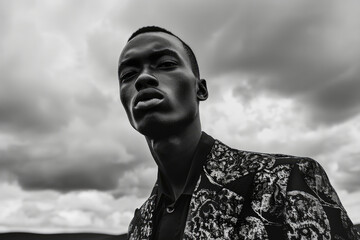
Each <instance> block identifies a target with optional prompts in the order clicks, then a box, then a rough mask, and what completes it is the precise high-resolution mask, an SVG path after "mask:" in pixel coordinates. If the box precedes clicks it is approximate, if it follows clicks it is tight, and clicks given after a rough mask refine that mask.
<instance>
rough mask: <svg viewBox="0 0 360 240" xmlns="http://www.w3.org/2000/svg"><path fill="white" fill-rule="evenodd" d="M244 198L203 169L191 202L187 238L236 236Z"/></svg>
mask: <svg viewBox="0 0 360 240" xmlns="http://www.w3.org/2000/svg"><path fill="white" fill-rule="evenodd" d="M243 202H244V199H243V197H241V196H240V195H238V194H236V193H235V192H232V191H230V190H229V189H227V188H224V187H223V186H222V185H220V184H218V183H216V182H215V181H213V179H212V178H211V177H210V176H209V175H208V174H207V173H206V172H203V173H202V174H201V175H200V178H199V180H198V183H197V185H196V188H195V190H194V193H193V195H192V199H191V202H190V206H189V213H188V217H187V221H186V226H185V231H184V239H224V240H226V239H229V240H230V239H234V236H235V231H236V228H235V226H236V224H237V221H238V216H239V214H240V212H241V210H242V206H243Z"/></svg>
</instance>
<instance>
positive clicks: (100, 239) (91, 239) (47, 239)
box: [0, 232, 126, 240]
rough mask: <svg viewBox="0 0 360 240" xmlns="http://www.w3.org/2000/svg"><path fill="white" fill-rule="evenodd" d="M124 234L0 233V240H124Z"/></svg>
mask: <svg viewBox="0 0 360 240" xmlns="http://www.w3.org/2000/svg"><path fill="white" fill-rule="evenodd" d="M125 239H126V234H121V235H110V234H100V233H58V234H37V233H23V232H13V233H0V240H125Z"/></svg>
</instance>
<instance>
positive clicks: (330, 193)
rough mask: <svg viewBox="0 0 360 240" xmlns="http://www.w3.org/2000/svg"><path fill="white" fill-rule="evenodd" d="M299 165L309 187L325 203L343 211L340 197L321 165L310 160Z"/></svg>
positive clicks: (303, 160)
mask: <svg viewBox="0 0 360 240" xmlns="http://www.w3.org/2000/svg"><path fill="white" fill-rule="evenodd" d="M297 165H298V166H299V170H300V171H301V172H302V173H303V176H304V180H305V182H306V183H307V185H308V186H309V187H310V188H311V190H313V191H314V193H315V194H316V195H317V196H318V197H319V198H320V199H322V200H323V201H324V203H325V202H326V203H327V204H330V205H335V206H337V207H341V208H342V209H343V206H342V205H341V203H340V199H339V197H338V196H337V194H336V192H335V191H334V189H333V188H332V186H331V185H330V182H329V179H328V177H327V176H326V174H325V171H324V169H323V168H322V167H321V166H320V164H319V163H317V162H315V161H314V160H310V159H302V160H301V161H300V162H299V163H298V164H297ZM343 210H344V209H343Z"/></svg>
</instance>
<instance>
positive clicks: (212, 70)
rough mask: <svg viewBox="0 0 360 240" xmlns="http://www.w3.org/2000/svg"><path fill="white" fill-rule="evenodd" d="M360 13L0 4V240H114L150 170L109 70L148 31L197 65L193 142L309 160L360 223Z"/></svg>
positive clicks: (282, 5) (345, 8)
mask: <svg viewBox="0 0 360 240" xmlns="http://www.w3.org/2000/svg"><path fill="white" fill-rule="evenodd" d="M359 11H360V1H358V0H345V1H332V0H326V1H325V0H319V1H312V0H293V1H288V0H271V1H245V0H244V1H217V0H199V1H190V0H188V1H171V0H170V1H169V0H158V1H157V0H155V1H146V0H144V1H140V0H127V1H116V0H106V1H100V0H97V1H95V0H94V1H90V0H87V1H85V0H77V1H71V0H58V1H55V0H52V1H45V0H43V1H33V0H24V1H18V0H15V1H14V0H7V1H6V0H0V36H1V38H0V53H1V54H0V195H1V197H0V231H1V232H6V231H33V232H65V231H66V232H76V231H92V232H103V233H123V232H125V231H126V229H127V225H128V223H129V221H130V219H131V218H132V216H133V211H134V209H135V207H137V206H140V205H141V203H142V202H143V201H144V199H145V198H146V197H147V196H148V195H149V193H150V190H151V188H152V185H153V183H154V181H155V176H156V171H157V170H156V166H155V164H154V163H153V161H152V158H151V156H150V154H149V151H148V149H147V146H146V144H145V140H144V138H143V137H142V136H140V135H139V134H138V133H137V132H135V131H134V130H133V129H132V128H131V126H130V124H129V123H128V121H127V117H126V115H125V112H124V111H123V109H122V106H121V103H120V100H119V94H118V82H117V60H118V56H119V54H120V51H121V49H122V48H123V46H124V44H125V42H126V39H127V38H128V37H129V36H130V34H131V33H132V32H133V31H135V30H136V29H137V28H139V27H141V26H146V25H160V26H163V27H165V28H167V29H169V30H171V31H173V32H174V33H176V34H177V35H179V36H181V37H182V38H183V39H184V40H185V41H186V42H187V43H188V44H189V45H190V46H191V47H192V48H193V49H194V51H195V53H196V55H197V56H198V61H199V65H200V70H201V75H202V77H203V78H205V79H206V80H207V82H208V88H209V91H210V97H209V99H208V101H206V102H202V104H201V118H202V122H203V129H204V130H205V131H206V132H207V133H209V134H210V135H212V136H213V137H215V138H217V139H220V140H221V141H223V142H224V143H226V144H228V145H230V146H232V147H235V148H238V149H244V150H253V151H262V152H276V153H287V154H292V155H301V156H308V157H312V158H314V159H316V160H317V161H319V162H320V163H321V164H322V165H323V167H324V168H325V169H326V171H327V173H328V175H329V178H330V180H331V182H332V184H333V185H334V187H335V188H336V190H337V192H338V194H339V196H340V198H341V200H342V202H343V204H344V205H345V208H346V209H347V210H348V212H349V215H350V217H351V218H352V220H353V222H355V223H360V178H359V174H360V163H359V161H360V148H359V146H360V94H359V92H360V15H359Z"/></svg>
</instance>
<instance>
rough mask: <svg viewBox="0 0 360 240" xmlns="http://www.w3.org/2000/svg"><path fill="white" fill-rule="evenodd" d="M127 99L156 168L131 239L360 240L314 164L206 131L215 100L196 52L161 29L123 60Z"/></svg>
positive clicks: (134, 40) (138, 41) (144, 34)
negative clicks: (239, 146)
mask: <svg viewBox="0 0 360 240" xmlns="http://www.w3.org/2000/svg"><path fill="white" fill-rule="evenodd" d="M118 76H119V83H120V98H121V102H122V104H123V106H124V108H125V111H126V113H127V116H128V118H129V121H130V124H131V125H132V126H133V127H134V128H135V129H136V130H137V131H138V132H139V133H141V134H143V135H144V136H145V138H146V141H147V143H148V146H149V148H150V151H151V153H152V156H153V158H154V160H155V162H156V164H157V166H158V178H157V182H156V184H155V186H154V188H153V191H152V193H151V195H150V197H149V198H148V199H147V201H146V202H145V203H144V204H143V205H142V206H141V207H140V209H136V211H135V216H134V218H133V220H132V222H131V223H130V226H129V232H128V238H129V239H356V238H357V235H356V234H357V233H356V232H355V229H354V228H353V224H352V222H351V221H350V219H349V217H348V216H347V213H346V211H345V209H344V208H343V206H342V205H341V203H340V201H339V199H338V197H337V195H336V193H335V191H334V189H333V188H332V186H331V185H330V183H329V180H328V178H327V176H326V174H325V172H324V170H323V169H322V168H321V166H320V165H319V164H318V163H317V162H316V161H314V160H312V159H309V158H301V157H295V156H287V155H281V154H264V153H255V152H247V151H240V150H236V149H232V148H230V147H228V146H226V145H225V144H223V143H222V142H220V141H219V140H215V139H213V138H212V137H211V136H209V135H207V134H206V133H204V132H202V130H201V124H200V117H199V102H200V101H204V100H206V99H207V97H208V91H207V87H206V82H205V80H204V79H201V78H200V74H199V69H198V65H197V62H196V58H195V56H194V53H193V52H192V50H191V48H190V47H189V46H188V45H187V44H185V43H184V42H183V41H182V40H181V39H180V38H179V37H177V36H175V35H173V34H172V33H170V32H169V31H167V30H165V29H162V28H159V27H144V28H141V29H139V30H138V31H136V32H135V33H133V35H132V36H131V37H130V39H129V40H128V42H127V44H126V46H125V47H124V49H123V51H122V53H121V55H120V60H119V68H118Z"/></svg>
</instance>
